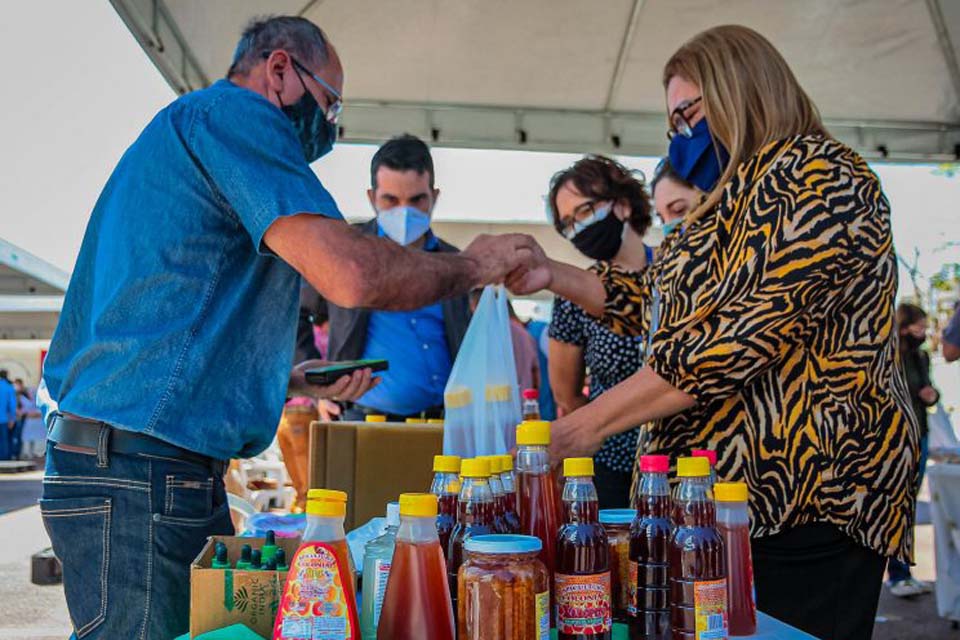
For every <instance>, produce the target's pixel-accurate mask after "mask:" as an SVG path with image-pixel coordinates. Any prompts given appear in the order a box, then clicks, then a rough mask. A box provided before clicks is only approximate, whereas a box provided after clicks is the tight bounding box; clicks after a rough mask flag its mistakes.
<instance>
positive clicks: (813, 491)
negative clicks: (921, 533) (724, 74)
mask: <svg viewBox="0 0 960 640" xmlns="http://www.w3.org/2000/svg"><path fill="white" fill-rule="evenodd" d="M600 276H601V279H602V280H603V282H604V286H605V288H606V291H607V303H606V311H605V316H604V318H603V320H604V322H606V323H607V324H608V325H609V326H611V328H613V329H614V330H615V331H617V332H619V333H623V334H627V335H645V333H646V332H647V330H648V328H649V322H650V319H649V316H650V310H649V307H650V305H649V304H648V301H649V300H650V299H651V293H652V290H653V287H656V288H657V289H658V290H659V291H660V295H661V305H660V308H661V313H660V315H661V318H662V319H661V322H660V326H659V328H658V329H657V330H656V333H655V335H654V337H653V343H652V348H651V354H650V357H649V364H650V366H652V367H653V368H654V370H655V371H656V372H657V373H658V374H659V375H660V376H662V377H663V378H664V379H666V380H667V381H668V382H670V383H671V384H672V385H674V386H675V387H677V388H679V389H682V390H683V391H685V392H686V393H688V394H690V395H691V396H693V397H694V398H695V399H696V401H697V404H696V406H695V407H694V408H692V409H690V410H688V411H685V412H683V413H680V414H678V415H675V416H672V417H670V418H667V419H664V420H660V421H657V422H656V423H653V424H648V425H645V426H644V429H643V432H642V434H641V438H640V440H641V445H640V447H638V452H637V453H638V457H639V455H640V454H641V453H660V454H667V455H670V456H671V458H672V459H673V458H676V457H677V456H680V455H689V452H690V450H691V449H697V448H710V449H715V450H717V453H718V461H717V467H718V468H717V473H718V476H719V477H720V478H722V479H724V480H744V481H746V482H747V484H748V486H749V489H750V506H751V513H752V522H751V527H752V535H754V536H767V535H772V534H775V533H778V532H780V531H784V530H787V529H790V528H793V527H796V526H799V525H803V524H806V523H812V522H828V523H833V524H835V525H837V526H838V527H840V528H841V529H842V530H843V531H844V532H846V533H847V534H848V535H850V536H851V537H852V538H853V539H854V540H856V541H857V542H858V543H860V544H862V545H864V546H866V547H868V548H870V549H873V550H875V551H877V552H878V553H880V554H883V555H896V556H899V557H900V558H903V559H909V558H910V557H911V555H912V547H913V517H914V501H915V496H914V487H915V484H914V483H915V480H916V477H917V459H918V455H919V453H918V452H919V429H918V427H917V422H916V418H915V417H914V415H913V413H912V411H913V410H912V408H911V406H910V396H909V393H908V391H907V386H906V381H905V378H904V376H903V371H902V366H901V363H900V361H899V353H898V349H897V345H896V332H895V331H894V325H893V323H894V296H895V294H896V290H897V265H896V257H895V254H894V250H893V241H892V238H891V233H890V209H889V204H888V203H887V199H886V197H885V196H884V195H883V192H882V191H881V188H880V182H879V180H878V179H877V177H876V176H875V175H874V174H873V172H872V171H871V170H870V169H869V167H868V166H867V164H866V162H864V160H863V159H862V158H860V157H859V156H858V155H857V154H856V153H855V152H853V151H852V150H851V149H849V148H847V147H846V146H844V145H842V144H841V143H839V142H837V141H835V140H832V139H826V138H823V137H820V136H805V137H794V138H789V139H786V140H782V141H779V142H775V143H772V144H770V145H768V146H767V147H765V148H764V149H763V150H761V151H760V152H759V153H758V154H757V155H756V156H755V157H753V158H752V159H750V160H749V161H747V162H745V163H743V164H742V165H741V166H740V167H739V169H738V170H737V172H736V175H735V176H734V178H733V179H732V180H731V182H730V183H729V184H727V186H726V188H725V191H724V195H723V198H722V199H721V201H720V203H719V204H718V205H717V207H716V208H715V209H714V210H713V211H711V212H709V213H708V214H706V215H705V216H703V217H702V218H700V219H699V220H697V221H695V222H694V223H692V224H691V225H690V226H689V228H687V229H685V230H684V231H683V233H682V234H681V233H673V234H671V235H670V236H669V237H668V238H667V239H666V241H665V243H664V245H663V246H662V248H661V257H660V260H659V261H658V262H656V263H655V264H654V265H653V266H651V267H650V268H648V269H647V270H646V271H644V272H642V275H640V276H638V275H637V274H636V273H634V274H630V273H626V272H621V271H618V270H617V269H616V268H614V267H612V266H610V265H609V264H605V265H604V266H603V267H602V268H601V269H600ZM636 475H637V469H636V467H635V468H634V478H635V479H636Z"/></svg>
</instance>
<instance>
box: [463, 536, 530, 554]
mask: <svg viewBox="0 0 960 640" xmlns="http://www.w3.org/2000/svg"><path fill="white" fill-rule="evenodd" d="M463 548H464V549H465V550H466V551H469V552H470V553H490V554H496V553H538V552H539V551H540V549H542V548H543V543H542V542H541V541H540V538H537V537H536V536H518V535H510V534H496V533H494V534H488V535H482V536H470V538H468V539H467V540H466V542H464V543H463Z"/></svg>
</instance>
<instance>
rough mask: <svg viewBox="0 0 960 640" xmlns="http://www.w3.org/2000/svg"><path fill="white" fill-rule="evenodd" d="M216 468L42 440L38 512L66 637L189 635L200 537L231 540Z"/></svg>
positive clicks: (164, 638) (159, 639) (166, 639)
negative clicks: (60, 594) (59, 573)
mask: <svg viewBox="0 0 960 640" xmlns="http://www.w3.org/2000/svg"><path fill="white" fill-rule="evenodd" d="M222 466H223V465H222V463H213V462H211V464H210V465H203V464H199V463H191V462H185V461H182V460H176V459H172V458H164V457H160V456H154V455H149V454H146V453H142V454H137V455H121V454H117V453H110V452H109V451H108V450H107V447H106V444H105V442H103V444H101V446H100V447H99V450H98V451H96V452H89V453H80V452H75V451H68V450H64V449H61V448H58V446H57V445H56V444H55V443H53V442H48V443H47V460H46V474H45V476H44V479H43V497H42V498H41V499H40V510H41V512H42V514H43V523H44V526H45V527H46V529H47V533H48V534H49V535H50V540H51V541H52V542H53V550H54V552H55V553H56V554H57V557H58V558H59V559H60V561H61V562H62V563H63V586H64V592H65V594H66V598H67V608H68V609H69V610H70V619H71V621H72V622H73V627H74V636H73V637H74V638H83V639H96V640H100V639H110V640H114V639H119V638H123V639H124V640H128V639H129V640H134V639H136V640H171V638H174V637H176V636H178V635H180V634H182V633H186V632H187V631H188V630H189V625H190V622H189V620H190V563H191V561H192V560H193V559H194V558H195V557H196V556H197V554H198V553H199V552H200V550H201V548H202V547H203V545H204V543H205V542H206V538H207V536H210V535H214V534H221V535H230V534H232V533H233V524H232V523H231V521H230V511H229V507H228V506H227V496H226V492H225V490H224V487H223V477H222V473H223V469H222Z"/></svg>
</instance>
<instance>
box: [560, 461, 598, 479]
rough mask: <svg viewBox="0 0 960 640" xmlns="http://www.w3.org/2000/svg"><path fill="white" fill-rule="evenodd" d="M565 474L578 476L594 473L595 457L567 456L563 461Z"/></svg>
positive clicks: (572, 476)
mask: <svg viewBox="0 0 960 640" xmlns="http://www.w3.org/2000/svg"><path fill="white" fill-rule="evenodd" d="M563 475H564V476H566V477H567V478H576V477H582V476H592V475H593V458H566V459H564V461H563Z"/></svg>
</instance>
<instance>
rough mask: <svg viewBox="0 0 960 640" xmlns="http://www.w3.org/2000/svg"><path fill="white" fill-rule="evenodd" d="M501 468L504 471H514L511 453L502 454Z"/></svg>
mask: <svg viewBox="0 0 960 640" xmlns="http://www.w3.org/2000/svg"><path fill="white" fill-rule="evenodd" d="M499 458H500V468H501V469H502V470H503V471H513V456H512V455H510V454H509V453H501V454H500V456H499Z"/></svg>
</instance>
